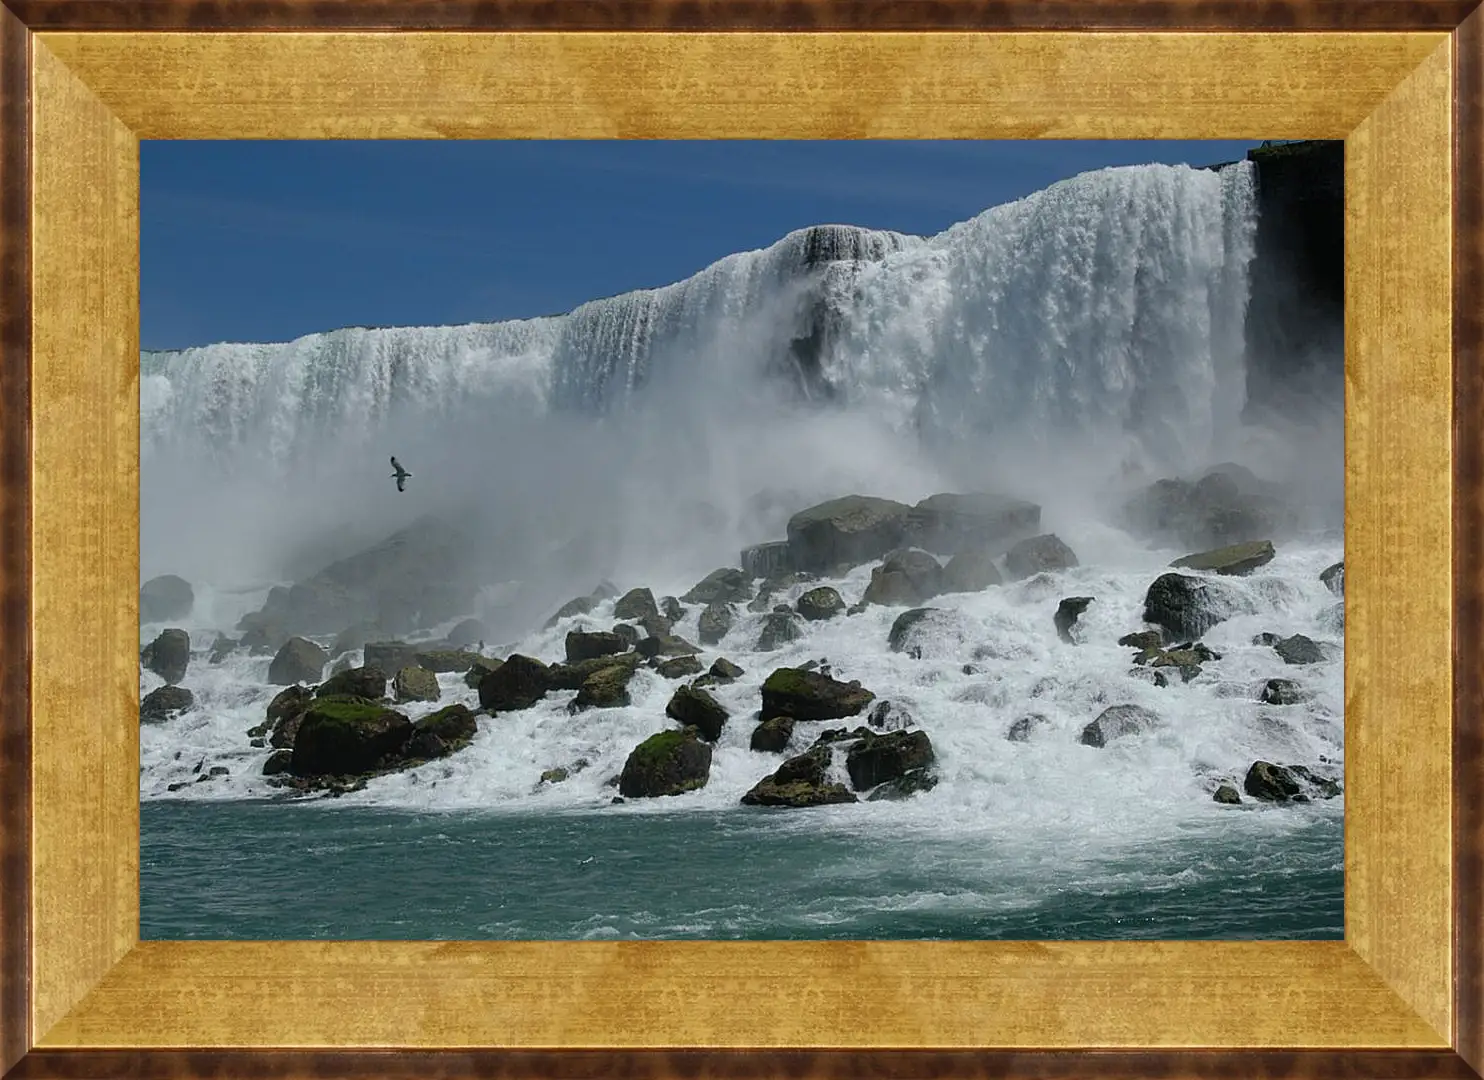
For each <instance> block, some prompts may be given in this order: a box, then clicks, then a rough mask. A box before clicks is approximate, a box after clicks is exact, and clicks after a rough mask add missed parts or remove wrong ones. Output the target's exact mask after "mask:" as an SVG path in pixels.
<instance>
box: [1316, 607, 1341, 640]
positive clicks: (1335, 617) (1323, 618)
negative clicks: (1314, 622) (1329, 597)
mask: <svg viewBox="0 0 1484 1080" xmlns="http://www.w3.org/2000/svg"><path fill="white" fill-rule="evenodd" d="M1319 625H1320V626H1321V627H1323V628H1324V629H1325V630H1326V631H1328V632H1329V633H1331V634H1334V635H1336V636H1338V637H1344V636H1345V601H1343V600H1341V601H1340V602H1339V603H1338V604H1334V605H1333V606H1331V607H1329V608H1327V609H1326V610H1325V611H1324V612H1323V613H1322V614H1321V615H1320V616H1319Z"/></svg>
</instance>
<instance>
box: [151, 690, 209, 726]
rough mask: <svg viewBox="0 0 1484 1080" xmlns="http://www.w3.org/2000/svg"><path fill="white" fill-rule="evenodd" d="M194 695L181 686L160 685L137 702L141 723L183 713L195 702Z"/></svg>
mask: <svg viewBox="0 0 1484 1080" xmlns="http://www.w3.org/2000/svg"><path fill="white" fill-rule="evenodd" d="M195 700H196V696H195V695H194V694H192V693H191V692H190V691H189V690H187V689H186V688H185V687H183V686H162V687H160V688H159V689H157V690H151V691H150V692H149V693H148V694H145V695H144V700H143V701H141V702H140V703H139V720H140V722H141V723H145V722H151V723H153V722H157V721H160V720H168V719H170V717H171V716H172V715H174V714H176V713H183V712H185V711H186V710H187V709H189V708H190V707H191V705H192V704H193V703H194V702H195Z"/></svg>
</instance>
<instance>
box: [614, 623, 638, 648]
mask: <svg viewBox="0 0 1484 1080" xmlns="http://www.w3.org/2000/svg"><path fill="white" fill-rule="evenodd" d="M612 632H613V633H615V634H617V635H618V636H619V637H621V638H623V639H624V643H625V644H626V645H627V646H628V647H629V648H631V649H632V648H634V647H635V646H637V645H638V644H639V628H638V627H637V626H633V625H631V624H629V623H622V622H621V623H617V624H615V625H614V627H613V630H612Z"/></svg>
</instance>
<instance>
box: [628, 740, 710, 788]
mask: <svg viewBox="0 0 1484 1080" xmlns="http://www.w3.org/2000/svg"><path fill="white" fill-rule="evenodd" d="M710 776H711V746H710V744H709V743H706V742H704V741H702V739H701V737H700V733H699V732H697V731H696V730H695V729H694V728H685V729H683V730H681V731H661V732H659V733H658V734H656V735H651V736H650V737H649V738H647V739H645V740H644V741H643V742H642V743H640V744H639V745H638V746H636V747H634V749H633V751H632V752H631V753H630V754H629V756H628V759H627V760H626V761H625V762H624V766H623V772H622V773H620V774H619V779H618V793H619V795H621V796H622V797H623V798H626V799H647V798H657V797H659V796H663V795H683V794H684V793H685V792H687V791H695V790H697V789H698V788H702V787H705V786H706V781H707V780H708V779H710Z"/></svg>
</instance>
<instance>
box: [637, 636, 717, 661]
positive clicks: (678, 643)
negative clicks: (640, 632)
mask: <svg viewBox="0 0 1484 1080" xmlns="http://www.w3.org/2000/svg"><path fill="white" fill-rule="evenodd" d="M634 649H635V651H636V652H637V653H638V654H639V655H640V656H641V657H643V658H644V659H645V660H653V659H654V658H655V657H657V656H695V655H697V654H698V653H700V651H701V650H700V647H699V646H696V645H692V644H691V643H690V642H689V641H686V640H685V638H683V637H681V636H680V635H679V634H652V635H650V636H649V637H647V638H643V639H641V640H640V642H639V644H638V645H636V646H634Z"/></svg>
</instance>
